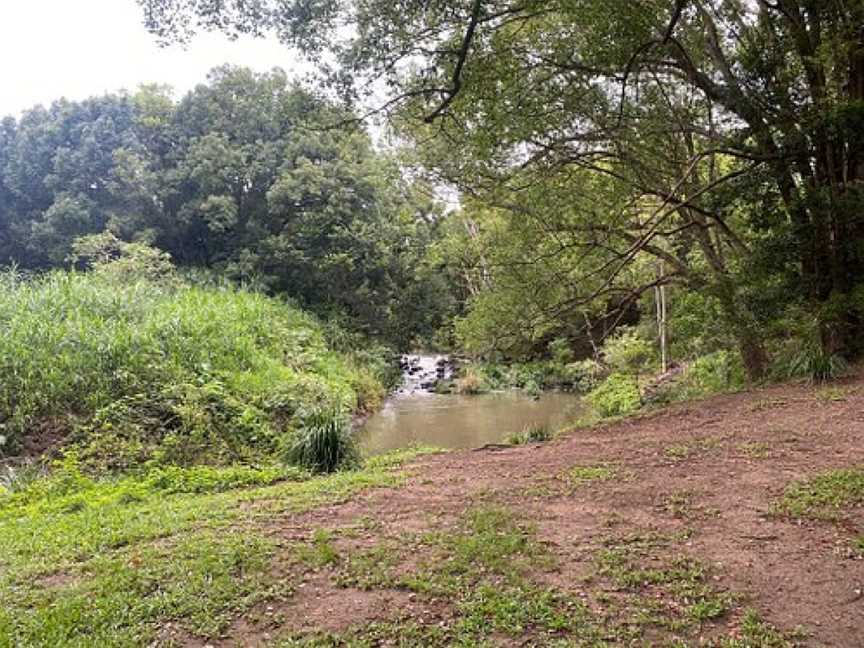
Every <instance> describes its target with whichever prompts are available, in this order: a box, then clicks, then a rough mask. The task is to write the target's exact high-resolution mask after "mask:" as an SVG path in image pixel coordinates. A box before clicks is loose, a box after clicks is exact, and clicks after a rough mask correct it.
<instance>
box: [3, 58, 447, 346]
mask: <svg viewBox="0 0 864 648" xmlns="http://www.w3.org/2000/svg"><path fill="white" fill-rule="evenodd" d="M349 118H351V114H350V113H348V112H346V111H345V110H344V109H342V108H340V107H337V106H335V105H334V104H333V103H332V102H330V101H327V100H325V99H323V98H321V97H317V96H315V95H314V94H312V93H310V92H308V91H305V90H303V89H301V88H299V87H297V86H296V85H295V84H293V83H291V82H290V81H289V80H288V77H287V75H286V74H285V73H284V72H283V71H281V70H278V69H277V70H273V71H271V72H269V73H266V74H257V73H255V72H253V71H251V70H248V69H245V68H237V67H231V66H223V67H220V68H216V69H215V70H213V71H211V73H210V75H209V76H208V79H207V83H205V84H201V85H199V86H197V87H196V88H195V89H194V90H192V91H191V92H189V93H188V94H187V95H186V96H185V97H183V98H182V100H181V101H179V102H175V101H174V100H173V99H172V97H171V94H170V91H169V90H168V89H166V88H164V87H161V86H145V87H143V88H141V89H140V90H139V91H138V92H136V93H135V94H133V95H126V94H120V95H107V96H104V97H100V98H98V99H88V100H85V101H83V102H69V101H65V100H64V101H59V102H56V103H54V104H53V105H52V106H51V107H50V108H48V109H43V108H35V109H33V110H30V111H27V112H26V113H25V114H24V116H23V117H22V119H21V120H20V121H17V122H16V120H13V119H7V120H4V121H3V122H2V124H0V264H6V263H17V264H19V265H21V266H22V267H23V268H25V269H32V270H41V269H45V268H49V267H56V266H62V265H65V264H66V263H67V260H68V259H69V257H70V254H71V253H72V252H73V242H74V241H75V240H76V239H79V237H82V236H84V237H87V236H93V235H101V236H105V237H106V240H109V239H110V240H114V239H113V238H111V237H116V238H117V239H119V240H120V241H122V242H123V245H129V244H132V243H134V244H146V245H151V246H154V247H156V248H158V249H159V250H162V251H164V252H167V253H168V254H170V255H171V258H172V259H174V260H175V261H176V263H177V264H178V266H180V267H186V268H188V267H197V268H206V269H208V270H210V271H213V272H217V273H222V274H226V275H228V276H230V277H232V278H235V279H238V280H242V281H253V282H255V283H256V284H257V285H262V284H263V285H264V286H266V287H267V288H268V289H270V290H273V291H276V292H281V293H286V294H288V295H290V296H291V297H292V298H294V299H296V300H298V301H301V302H303V304H304V305H306V306H307V307H310V308H313V309H317V310H319V311H321V312H328V313H332V312H334V311H337V312H338V313H339V314H340V315H342V316H346V317H347V318H348V319H349V320H350V322H351V323H352V324H353V325H355V326H357V327H359V328H361V329H363V330H365V331H366V332H368V333H371V334H375V335H379V336H382V337H386V338H388V339H389V340H390V341H393V342H398V343H400V344H406V345H407V344H408V343H410V341H411V339H412V338H413V337H414V336H415V335H429V334H430V333H431V331H430V328H431V327H433V326H434V325H435V322H437V321H440V319H441V318H443V317H444V310H446V307H445V308H444V309H443V310H442V309H436V307H435V304H439V303H444V302H443V301H442V300H445V301H446V295H445V294H444V292H442V287H441V286H440V285H439V283H437V282H435V281H431V282H429V283H428V285H429V289H427V288H426V285H427V284H426V282H425V279H424V277H425V275H424V273H425V272H427V270H428V268H427V266H426V265H425V263H424V258H425V249H426V247H427V245H428V242H429V240H430V237H431V236H432V229H433V224H432V223H433V221H434V218H433V215H434V214H435V213H436V209H437V208H436V207H435V205H434V204H433V203H432V202H431V201H430V200H428V199H426V198H424V197H423V195H422V193H421V189H422V187H421V186H420V185H419V183H417V182H414V181H413V180H409V179H407V178H406V177H403V174H402V172H401V170H400V168H399V166H398V165H397V164H396V163H395V161H394V160H393V159H391V157H390V156H387V155H384V154H382V153H379V152H377V151H376V150H375V149H374V147H373V146H372V142H371V139H370V138H369V136H368V134H367V133H366V132H365V131H363V130H362V129H361V128H354V129H351V130H347V131H346V130H332V129H327V128H325V127H324V125H326V124H328V123H332V122H333V121H334V120H348V119H349ZM103 232H105V233H104V234H102V233H103ZM85 240H102V239H85ZM129 249H137V248H129ZM133 266H134V264H133ZM406 298H407V299H409V300H410V301H408V302H407V303H406V302H405V299H406ZM439 311H440V312H439Z"/></svg>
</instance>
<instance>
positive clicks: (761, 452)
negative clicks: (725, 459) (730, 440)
mask: <svg viewBox="0 0 864 648" xmlns="http://www.w3.org/2000/svg"><path fill="white" fill-rule="evenodd" d="M738 450H740V451H741V452H742V453H743V454H745V455H747V456H748V457H750V458H751V459H766V458H767V457H768V456H769V455H770V454H771V446H770V445H768V444H767V443H761V442H758V441H745V442H744V443H740V444H738Z"/></svg>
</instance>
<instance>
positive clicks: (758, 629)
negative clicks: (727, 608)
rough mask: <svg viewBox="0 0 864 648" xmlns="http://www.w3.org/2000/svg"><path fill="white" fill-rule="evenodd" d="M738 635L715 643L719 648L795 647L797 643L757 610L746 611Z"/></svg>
mask: <svg viewBox="0 0 864 648" xmlns="http://www.w3.org/2000/svg"><path fill="white" fill-rule="evenodd" d="M738 635H739V636H735V637H725V638H723V639H720V640H718V641H717V642H716V643H715V644H714V645H715V646H716V647H717V648H757V647H758V648H793V646H794V645H795V643H793V641H792V637H791V636H787V635H785V634H783V633H781V632H779V631H778V630H777V629H776V628H774V627H773V626H771V625H769V624H768V623H765V621H763V620H762V619H761V617H760V616H759V613H758V612H756V611H755V610H746V611H745V613H744V618H743V619H742V620H741V626H740V632H739V633H738Z"/></svg>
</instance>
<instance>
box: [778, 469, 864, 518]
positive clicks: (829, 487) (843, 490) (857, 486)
mask: <svg viewBox="0 0 864 648" xmlns="http://www.w3.org/2000/svg"><path fill="white" fill-rule="evenodd" d="M861 504H864V468H847V469H842V470H830V471H828V472H824V473H822V474H819V475H816V476H814V477H811V478H810V479H805V480H801V481H796V482H792V483H791V484H789V485H788V486H787V487H786V490H785V492H784V493H783V497H782V498H781V500H780V502H779V503H778V505H777V510H778V511H779V512H780V513H783V514H785V515H790V516H792V517H796V518H813V519H820V520H834V519H836V518H837V517H838V516H839V515H840V513H841V512H842V510H843V509H844V508H846V507H851V506H860V505H861Z"/></svg>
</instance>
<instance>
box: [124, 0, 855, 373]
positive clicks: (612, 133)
mask: <svg viewBox="0 0 864 648" xmlns="http://www.w3.org/2000/svg"><path fill="white" fill-rule="evenodd" d="M139 1H140V3H141V4H142V6H143V7H144V8H145V11H146V21H147V24H148V26H149V27H150V28H151V29H152V30H153V31H154V32H155V33H157V34H158V35H159V36H160V37H162V38H166V39H176V38H181V39H182V38H184V37H188V35H189V34H190V33H192V32H194V31H195V30H196V29H202V28H203V29H223V30H226V31H228V32H229V33H253V34H257V33H261V32H263V31H265V30H273V31H275V32H276V33H277V34H279V36H280V37H281V38H282V39H283V40H285V41H286V42H288V43H291V44H294V45H299V46H301V47H302V48H303V49H304V50H305V51H307V52H311V53H312V54H313V55H316V56H317V55H318V54H320V53H321V52H322V51H323V50H325V49H329V50H330V51H331V52H332V54H333V55H334V56H335V57H336V60H338V61H339V64H340V68H339V69H336V70H326V72H327V73H328V78H329V79H330V80H331V81H333V82H340V81H341V82H345V81H347V83H348V85H347V86H346V88H345V89H346V92H345V93H344V94H346V95H348V96H354V97H356V96H358V95H359V94H361V93H362V89H363V87H364V86H363V83H364V82H365V81H367V80H369V79H371V78H375V77H379V76H380V77H383V78H384V79H385V80H386V82H387V83H388V87H389V88H390V90H391V97H392V98H391V101H390V102H389V103H388V104H386V106H384V107H383V108H382V110H384V111H386V112H387V113H388V114H389V115H391V116H392V117H393V120H394V123H395V124H397V125H398V127H399V128H400V129H401V131H402V132H403V133H406V134H409V135H412V136H414V137H417V138H418V141H420V140H419V138H421V137H422V138H423V139H424V141H426V140H428V139H429V138H433V140H432V141H433V142H435V143H436V146H433V147H431V151H432V153H430V157H429V159H428V161H429V163H430V166H433V167H434V168H436V169H437V170H438V171H439V173H440V174H441V176H442V177H444V178H445V179H448V180H452V181H458V182H459V184H460V185H461V186H463V187H464V188H466V189H470V190H472V191H473V192H474V193H483V192H487V191H490V187H495V186H498V187H500V186H508V187H509V188H510V189H511V190H512V192H513V193H514V194H518V192H519V190H520V187H521V186H522V185H520V184H517V183H516V182H515V181H514V182H510V184H509V185H508V182H509V181H512V180H514V179H515V180H517V181H518V182H519V183H524V182H525V181H526V178H527V179H528V180H530V181H531V182H533V183H536V184H541V185H545V186H546V187H553V188H554V187H555V186H556V185H557V186H560V185H561V183H560V181H559V180H560V178H561V177H562V174H565V175H566V174H567V173H568V172H569V170H570V169H579V170H587V171H589V172H591V173H593V174H599V175H604V176H610V177H612V178H614V179H615V181H616V182H619V183H620V185H621V187H622V189H626V191H627V195H628V197H629V199H630V202H631V203H633V204H634V205H637V204H638V205H639V206H640V207H641V209H640V210H639V214H640V220H639V226H638V227H636V228H634V227H632V225H633V221H632V219H629V220H625V222H626V226H625V227H618V226H617V225H616V226H614V230H615V232H614V234H615V238H617V239H619V240H620V239H621V238H624V239H626V238H632V237H633V236H635V240H633V241H632V242H631V243H629V244H628V245H627V246H625V247H621V248H618V249H617V252H616V254H617V255H618V256H621V257H622V259H624V260H626V259H628V258H629V257H633V258H634V259H635V257H636V256H640V255H634V254H633V252H632V250H636V251H638V252H640V253H641V252H645V251H650V249H651V248H653V250H654V252H653V253H654V255H655V256H657V257H658V258H663V257H667V258H665V261H666V262H667V263H668V264H669V266H670V268H671V269H672V270H671V271H672V272H676V273H677V274H678V275H679V276H682V277H685V276H688V275H694V274H695V275H698V276H697V277H696V281H695V283H693V279H688V281H689V282H691V283H693V285H697V284H700V283H703V284H704V285H705V286H706V287H707V288H706V289H708V290H710V291H712V292H714V293H716V294H717V296H718V298H719V299H721V300H722V302H723V303H724V310H725V312H726V314H727V319H728V321H729V322H733V323H735V325H736V326H738V327H739V328H741V329H742V330H741V334H740V335H739V338H740V345H741V349H742V355H743V356H744V358H745V361H746V362H747V365H748V368H749V370H750V373H751V375H752V376H758V375H759V374H761V372H762V371H763V370H764V365H765V353H764V350H762V349H761V345H760V344H759V339H758V334H757V333H758V332H756V331H754V328H755V327H757V325H758V318H757V314H756V313H754V312H753V309H752V306H751V305H750V304H748V294H750V293H752V292H755V291H754V290H752V289H750V288H749V287H746V286H745V287H743V288H742V287H741V286H740V285H739V278H740V277H742V276H745V275H744V274H743V273H742V272H741V271H740V270H741V268H742V267H744V266H747V265H753V267H756V266H757V265H758V266H760V267H761V268H762V269H764V270H766V271H768V272H770V273H773V274H774V275H776V276H778V277H780V278H781V280H782V281H786V282H787V283H788V284H789V285H792V286H795V287H796V290H795V292H794V293H793V296H792V298H793V299H799V300H801V301H802V302H805V303H806V304H808V307H809V308H810V309H811V310H812V311H814V312H816V313H818V315H819V318H820V321H821V332H822V333H821V338H822V339H821V341H822V346H823V349H824V351H825V352H826V353H834V352H840V353H844V354H846V355H853V354H855V353H858V352H859V351H860V349H859V348H857V343H859V341H860V340H862V339H864V335H862V333H864V317H862V315H861V312H860V311H858V310H856V308H855V306H854V304H855V303H856V299H855V298H854V295H855V294H856V293H857V292H858V291H860V290H861V288H860V284H859V281H860V279H859V278H860V277H861V276H862V274H861V271H862V270H864V245H862V242H864V218H862V213H864V210H862V209H861V207H860V206H861V203H862V180H864V175H862V174H864V146H862V140H861V138H862V133H864V27H862V25H864V3H862V2H861V0H853V1H851V2H849V1H844V2H839V1H836V0H828V1H825V2H822V1H816V0H778V1H777V2H768V1H765V0H759V1H757V2H747V1H744V0H676V1H675V2H671V1H663V2H661V1H660V0H645V1H642V2H632V1H630V0H575V1H574V0H552V1H544V2H540V1H539V0H526V1H524V2H512V0H485V1H483V0H475V1H473V2H455V1H446V0H445V1H443V2H437V3H432V4H430V3H427V2H403V3H397V4H394V3H387V2H383V1H382V0H370V1H369V2H363V3H347V2H346V3H338V2H332V1H330V0H321V1H320V2H306V1H304V2H288V3H285V2H281V1H279V2H277V1H275V0H273V1H268V0H260V1H259V2H256V3H247V2H239V1H236V2H225V3H218V4H214V3H210V2H203V1H201V0H139ZM346 21H349V22H351V23H352V24H353V25H354V27H355V29H354V31H353V32H352V33H353V34H355V35H354V36H342V37H340V35H342V34H345V33H346V30H343V29H341V28H340V26H341V25H343V24H344V23H345V22H346ZM323 60H329V59H328V58H327V57H323ZM347 90H350V92H349V91H347ZM448 151H449V152H450V155H448V154H447V153H448ZM454 151H455V152H458V155H455V156H454V155H453V154H452V153H453V152H454ZM550 178H551V179H550ZM742 192H746V196H745V200H744V201H743V202H744V206H743V207H742V205H741V202H742V201H739V200H736V196H741V195H742ZM499 193H500V192H499ZM631 211H632V210H631ZM514 213H515V214H518V213H519V212H518V210H516V211H514ZM646 215H647V216H646ZM609 220H610V219H607V221H606V223H605V224H604V227H607V228H608V227H609ZM619 220H621V219H619ZM634 231H635V234H634ZM595 234H596V233H595ZM611 234H612V233H611V232H610V235H611ZM747 239H749V240H747ZM586 240H587V239H586ZM780 241H782V242H783V243H784V244H785V245H784V246H783V247H784V254H783V255H782V256H781V257H777V256H776V255H772V254H766V253H764V252H765V251H766V250H767V251H773V250H776V249H777V248H778V247H780V246H779V245H778V242H780ZM754 245H755V246H756V247H753V246H754ZM692 246H695V247H696V248H698V250H699V255H700V256H701V257H702V258H701V259H700V260H699V262H698V263H697V264H696V266H695V267H694V266H691V265H690V264H688V265H687V271H686V272H685V271H684V270H685V268H684V267H679V265H680V264H676V263H674V261H676V260H679V261H680V258H681V255H680V254H673V252H681V251H685V250H686V248H688V247H692ZM705 264H707V267H705V268H704V271H703V268H702V266H703V265H705ZM694 269H695V270H698V272H696V273H694V272H692V270H694ZM790 271H791V273H792V274H793V275H794V277H793V280H791V281H789V277H788V275H789V273H790ZM645 283H649V282H645ZM769 283H770V282H769ZM857 301H860V300H857Z"/></svg>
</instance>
